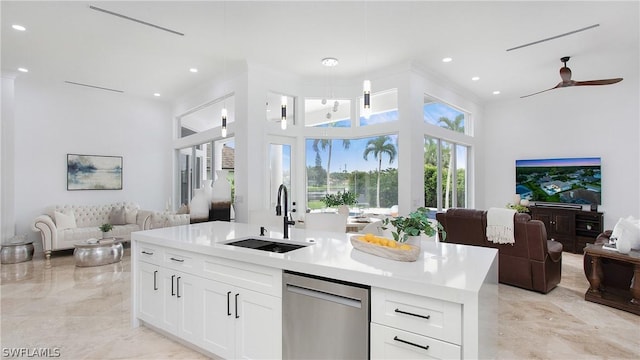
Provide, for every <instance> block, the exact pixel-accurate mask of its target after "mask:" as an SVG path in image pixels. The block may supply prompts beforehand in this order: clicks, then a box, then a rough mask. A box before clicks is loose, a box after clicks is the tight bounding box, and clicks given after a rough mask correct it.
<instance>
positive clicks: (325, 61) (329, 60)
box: [322, 57, 338, 67]
mask: <svg viewBox="0 0 640 360" xmlns="http://www.w3.org/2000/svg"><path fill="white" fill-rule="evenodd" d="M322 65H324V66H327V67H334V66H337V65H338V59H336V58H332V57H328V58H324V59H322Z"/></svg>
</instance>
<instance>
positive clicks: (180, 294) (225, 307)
mask: <svg viewBox="0 0 640 360" xmlns="http://www.w3.org/2000/svg"><path fill="white" fill-rule="evenodd" d="M138 244H139V246H137V247H136V248H137V251H138V254H137V255H138V256H137V258H138V261H137V264H135V266H136V269H137V270H136V273H137V296H138V297H137V299H138V309H137V318H138V319H140V320H143V321H145V322H146V323H148V324H149V325H152V326H154V327H156V328H158V329H161V330H163V331H165V332H167V333H169V334H171V335H174V336H176V337H177V338H179V339H181V340H184V341H187V342H189V343H191V344H193V345H195V346H197V347H199V348H200V349H203V350H205V351H207V352H210V353H213V354H215V355H217V356H220V357H222V358H227V359H236V358H243V359H256V358H272V359H275V358H281V357H282V298H281V297H282V294H281V289H282V285H281V284H282V279H281V277H282V271H281V270H280V269H273V268H268V267H263V266H257V265H253V264H248V263H243V262H238V261H232V260H227V259H221V258H217V257H213V256H204V255H201V254H195V253H191V252H187V251H181V250H176V249H171V248H164V247H160V246H152V245H147V244H146V243H143V242H139V243H138Z"/></svg>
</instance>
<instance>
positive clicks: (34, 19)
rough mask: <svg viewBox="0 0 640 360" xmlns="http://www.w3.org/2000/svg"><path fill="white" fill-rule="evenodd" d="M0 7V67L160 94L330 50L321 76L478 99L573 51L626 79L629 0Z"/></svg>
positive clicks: (540, 75) (586, 65)
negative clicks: (244, 66)
mask: <svg viewBox="0 0 640 360" xmlns="http://www.w3.org/2000/svg"><path fill="white" fill-rule="evenodd" d="M90 5H93V6H96V7H99V8H103V9H106V10H109V11H113V12H116V13H120V14H123V15H126V16H128V17H131V18H136V19H139V20H142V21H145V22H148V23H153V24H156V25H159V26H162V27H166V28H169V29H172V30H175V31H178V32H181V33H184V34H185V35H184V36H178V35H175V34H173V33H170V32H166V31H162V30H159V29H156V28H152V27H149V26H145V25H142V24H139V23H135V22H132V21H128V20H125V19H123V18H120V17H116V16H112V15H108V14H105V13H103V12H99V11H95V10H92V9H90V8H89V6H90ZM1 11H2V14H1V15H2V70H3V71H15V69H16V68H18V67H26V68H28V69H29V73H28V74H21V75H20V76H31V77H38V78H44V79H47V80H52V81H60V82H62V81H72V82H78V83H85V84H90V85H95V86H100V87H105V88H111V89H117V90H122V91H124V92H125V93H126V94H133V95H136V96H144V97H153V96H152V94H153V93H154V92H158V93H161V94H162V97H161V99H164V100H171V99H173V98H175V97H176V96H179V95H181V94H183V93H184V92H185V91H187V90H188V89H190V88H193V87H194V86H197V85H198V84H201V83H203V82H206V81H210V79H212V78H213V77H215V76H217V75H220V74H221V73H224V71H225V67H227V69H228V67H229V66H231V65H230V64H233V63H237V62H239V61H244V60H246V61H248V62H255V63H260V64H263V65H266V66H268V67H270V68H273V69H278V70H284V71H289V72H293V73H295V74H298V75H300V76H303V77H305V78H309V79H316V80H318V79H321V78H323V77H324V78H326V76H327V70H326V69H325V68H324V67H323V66H322V65H321V64H320V60H321V59H322V58H324V57H328V56H330V57H336V58H338V59H339V60H340V64H339V65H338V66H337V67H336V68H334V69H332V70H331V76H332V77H333V78H334V79H340V78H344V79H352V78H358V77H364V74H366V73H372V72H374V73H375V70H376V69H383V68H385V67H388V66H394V65H398V64H403V63H407V62H409V61H411V62H413V63H418V64H421V66H423V67H424V68H425V69H427V71H428V72H430V73H433V74H435V75H436V76H438V77H440V78H442V79H445V80H444V81H446V82H451V84H453V85H454V87H455V88H458V89H464V90H466V91H469V92H472V93H474V94H475V95H476V96H477V97H478V98H479V99H480V100H482V101H492V100H497V99H507V98H514V97H519V96H521V95H526V94H529V93H532V92H536V91H540V90H544V89H547V88H550V87H553V86H555V84H557V83H558V82H559V81H560V77H559V75H558V70H559V68H560V67H561V66H562V64H561V62H560V60H559V59H560V57H562V56H571V57H572V58H571V61H570V62H569V66H570V67H571V69H572V70H573V79H574V80H594V79H604V78H614V77H623V78H625V80H627V79H629V78H631V79H632V80H633V81H637V77H638V52H639V50H638V48H639V43H640V39H639V32H640V31H639V16H640V15H639V12H640V11H639V3H638V1H627V2H617V3H616V2H611V1H601V2H599V1H589V2H576V1H567V2H559V1H532V2H521V1H502V2H499V1H473V2H459V1H447V2H444V1H413V2H400V1H375V2H373V1H370V2H362V1H356V2H342V1H340V2H338V1H324V2H315V1H314V2H312V1H300V2H284V1H282V2H272V1H260V2H241V1H226V2H220V1H197V2H184V1H147V2H142V1H120V2H115V1H100V2H84V1H74V2H57V1H45V2H24V1H20V2H19V1H2V2H1ZM12 24H20V25H23V26H25V27H26V28H27V30H26V31H24V32H18V31H15V30H13V29H12V28H11V25H12ZM593 24H600V26H599V27H596V28H593V29H591V30H587V31H583V32H579V33H576V34H573V35H569V36H566V37H562V38H558V39H555V40H551V41H548V42H543V43H540V44H537V45H533V46H529V47H526V48H522V49H519V50H514V51H506V49H508V48H512V47H515V46H518V45H522V44H526V43H530V42H534V41H537V40H541V39H545V38H549V37H553V36H556V35H558V34H563V33H567V32H570V31H573V30H576V29H580V28H584V27H587V26H590V25H593ZM365 30H367V31H365ZM365 34H366V35H365ZM446 56H450V57H452V58H453V61H452V62H450V63H443V62H442V61H441V59H442V58H443V57H446ZM191 67H196V68H198V69H199V72H198V73H195V74H194V73H191V72H189V68H191ZM472 76H479V77H480V80H479V81H475V82H474V81H471V77H472ZM611 86H616V85H611ZM375 90H376V89H375V83H374V91H375ZM494 90H500V91H501V94H500V95H497V96H496V95H493V94H492V92H493V91H494ZM575 90H577V89H575ZM559 91H566V89H563V90H559ZM602 91H606V87H602ZM549 94H552V92H547V93H545V94H544V95H538V96H550V95H549ZM523 101H524V100H523Z"/></svg>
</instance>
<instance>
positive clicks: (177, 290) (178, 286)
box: [176, 276, 181, 299]
mask: <svg viewBox="0 0 640 360" xmlns="http://www.w3.org/2000/svg"><path fill="white" fill-rule="evenodd" d="M180 279H181V277H180V276H178V277H177V278H176V296H177V297H178V299H179V298H181V296H180Z"/></svg>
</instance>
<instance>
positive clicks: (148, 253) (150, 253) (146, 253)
mask: <svg viewBox="0 0 640 360" xmlns="http://www.w3.org/2000/svg"><path fill="white" fill-rule="evenodd" d="M142 253H143V254H145V255H153V253H152V252H148V251H144V250H142Z"/></svg>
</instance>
